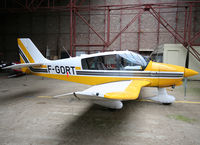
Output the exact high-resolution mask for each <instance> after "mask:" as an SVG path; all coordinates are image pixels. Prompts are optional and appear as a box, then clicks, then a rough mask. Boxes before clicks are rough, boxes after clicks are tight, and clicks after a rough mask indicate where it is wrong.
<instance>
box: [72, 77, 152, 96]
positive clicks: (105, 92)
mask: <svg viewBox="0 0 200 145" xmlns="http://www.w3.org/2000/svg"><path fill="white" fill-rule="evenodd" d="M149 84H150V82H149V81H146V80H130V81H119V82H112V83H106V84H101V85H96V86H93V87H91V88H89V89H87V90H84V91H82V92H75V93H74V95H76V97H79V98H85V97H86V98H88V97H90V99H97V98H99V99H100V98H101V99H112V100H135V99H137V98H138V96H139V94H140V90H141V88H142V87H144V86H147V85H149Z"/></svg>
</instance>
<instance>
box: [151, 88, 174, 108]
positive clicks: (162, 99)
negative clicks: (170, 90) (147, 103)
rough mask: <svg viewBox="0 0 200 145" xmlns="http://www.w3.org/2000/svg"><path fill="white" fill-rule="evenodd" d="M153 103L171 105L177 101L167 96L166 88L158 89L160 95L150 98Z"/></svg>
mask: <svg viewBox="0 0 200 145" xmlns="http://www.w3.org/2000/svg"><path fill="white" fill-rule="evenodd" d="M150 99H151V100H153V101H156V102H160V103H162V104H163V105H170V104H172V103H173V102H174V101H175V97H174V96H172V95H168V94H167V90H166V88H158V95H157V96H155V97H151V98H150Z"/></svg>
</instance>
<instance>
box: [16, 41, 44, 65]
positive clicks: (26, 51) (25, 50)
mask: <svg viewBox="0 0 200 145" xmlns="http://www.w3.org/2000/svg"><path fill="white" fill-rule="evenodd" d="M17 42H18V46H19V55H20V61H21V63H41V62H43V63H44V62H46V61H48V60H47V59H46V58H45V57H44V56H43V55H42V54H41V52H40V51H39V50H38V49H37V47H36V46H35V45H34V44H33V42H32V41H31V40H30V39H29V38H18V39H17Z"/></svg>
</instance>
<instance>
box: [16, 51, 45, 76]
mask: <svg viewBox="0 0 200 145" xmlns="http://www.w3.org/2000/svg"><path fill="white" fill-rule="evenodd" d="M19 54H20V56H21V57H22V58H23V60H24V62H26V63H29V61H28V59H27V58H26V56H25V55H24V53H23V52H22V51H21V49H19ZM29 68H30V70H31V71H32V72H43V73H44V72H45V73H47V69H40V68H33V67H31V66H30V67H29Z"/></svg>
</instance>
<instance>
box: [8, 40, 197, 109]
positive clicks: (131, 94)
mask: <svg viewBox="0 0 200 145" xmlns="http://www.w3.org/2000/svg"><path fill="white" fill-rule="evenodd" d="M17 41H18V46H19V55H20V61H21V64H15V65H12V66H8V67H6V69H8V68H12V69H17V68H22V71H23V72H26V73H31V74H33V75H38V76H42V77H48V78H54V79H60V80H65V81H71V82H77V83H82V84H87V85H94V86H92V87H90V88H89V89H86V90H84V91H79V92H74V93H73V95H74V96H75V97H78V98H81V99H86V98H87V99H88V98H89V99H92V100H93V101H94V103H96V104H99V105H102V106H105V107H108V108H113V109H121V108H122V107H123V104H122V101H124V100H136V99H137V98H138V97H139V94H140V90H141V88H142V87H157V88H158V95H157V96H155V97H152V98H151V99H152V100H154V101H158V102H161V103H163V104H171V103H172V102H174V101H175V98H174V97H173V96H171V95H168V94H167V91H166V88H165V87H174V86H179V85H181V84H182V80H183V78H184V77H190V76H193V75H197V74H198V72H196V71H194V70H191V69H187V68H184V67H181V66H176V65H171V64H164V63H157V62H153V61H148V60H146V59H145V58H144V57H143V56H141V55H139V54H137V53H134V52H131V51H112V52H103V53H96V54H90V55H82V56H78V57H70V58H66V59H60V60H48V59H46V58H45V57H44V56H43V55H42V54H41V53H40V51H39V50H38V49H37V48H36V46H35V45H34V44H33V42H32V41H31V40H30V39H29V38H19V39H17Z"/></svg>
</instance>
